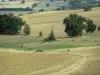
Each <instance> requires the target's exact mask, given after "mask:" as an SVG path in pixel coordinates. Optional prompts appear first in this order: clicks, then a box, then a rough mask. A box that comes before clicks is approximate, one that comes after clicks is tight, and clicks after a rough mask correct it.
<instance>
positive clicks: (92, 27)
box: [85, 19, 96, 33]
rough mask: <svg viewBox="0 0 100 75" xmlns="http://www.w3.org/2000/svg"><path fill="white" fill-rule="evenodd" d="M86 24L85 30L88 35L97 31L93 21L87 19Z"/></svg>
mask: <svg viewBox="0 0 100 75" xmlns="http://www.w3.org/2000/svg"><path fill="white" fill-rule="evenodd" d="M86 24H87V26H86V29H85V30H86V32H87V33H93V32H94V31H95V30H96V25H95V24H94V23H93V21H92V20H90V19H87V20H86Z"/></svg>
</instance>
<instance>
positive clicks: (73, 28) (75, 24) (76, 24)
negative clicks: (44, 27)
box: [63, 14, 96, 37]
mask: <svg viewBox="0 0 100 75" xmlns="http://www.w3.org/2000/svg"><path fill="white" fill-rule="evenodd" d="M63 23H64V24H65V32H66V33H67V34H68V36H70V37H75V36H81V35H82V32H83V29H85V30H86V32H87V33H89V32H90V33H92V32H94V31H95V30H96V25H95V24H94V23H93V21H92V20H90V19H86V18H85V17H82V16H80V15H77V14H70V15H69V17H66V18H65V19H64V21H63Z"/></svg>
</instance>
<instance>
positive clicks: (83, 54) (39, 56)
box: [0, 47, 100, 75]
mask: <svg viewBox="0 0 100 75" xmlns="http://www.w3.org/2000/svg"><path fill="white" fill-rule="evenodd" d="M99 69H100V48H99V47H98V48H96V47H95V48H92V47H90V48H79V49H78V48H76V49H74V48H73V49H70V51H69V52H68V51H67V49H64V50H63V49H62V50H58V51H57V50H56V51H55V50H54V51H48V52H43V53H34V52H33V53H26V52H17V51H16V52H11V51H10V52H9V51H1V52H0V75H99V74H100V71H99Z"/></svg>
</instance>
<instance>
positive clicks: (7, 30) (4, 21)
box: [0, 14, 26, 35]
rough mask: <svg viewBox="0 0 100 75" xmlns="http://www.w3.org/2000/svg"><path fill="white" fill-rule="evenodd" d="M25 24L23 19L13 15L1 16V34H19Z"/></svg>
mask: <svg viewBox="0 0 100 75" xmlns="http://www.w3.org/2000/svg"><path fill="white" fill-rule="evenodd" d="M25 23H26V22H25V21H23V19H22V18H20V17H18V16H14V15H13V14H3V15H0V34H10V35H15V34H18V33H19V32H20V31H21V28H22V26H23V25H24V24H25Z"/></svg>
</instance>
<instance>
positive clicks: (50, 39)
mask: <svg viewBox="0 0 100 75" xmlns="http://www.w3.org/2000/svg"><path fill="white" fill-rule="evenodd" d="M51 41H56V38H55V35H54V32H53V26H52V30H51V33H50V34H49V36H48V37H47V38H45V39H44V40H43V42H51Z"/></svg>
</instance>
